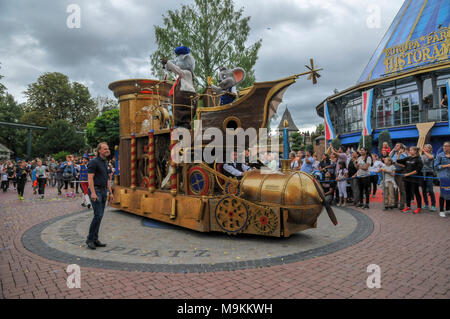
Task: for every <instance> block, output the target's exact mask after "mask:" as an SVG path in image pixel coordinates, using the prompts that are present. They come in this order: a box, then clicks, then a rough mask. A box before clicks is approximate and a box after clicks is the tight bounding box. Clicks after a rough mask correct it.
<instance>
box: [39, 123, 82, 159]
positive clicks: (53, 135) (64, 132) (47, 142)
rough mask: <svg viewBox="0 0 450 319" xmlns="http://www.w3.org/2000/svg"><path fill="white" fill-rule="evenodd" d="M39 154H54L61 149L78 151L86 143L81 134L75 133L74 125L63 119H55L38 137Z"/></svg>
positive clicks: (72, 151) (71, 151)
mask: <svg viewBox="0 0 450 319" xmlns="http://www.w3.org/2000/svg"><path fill="white" fill-rule="evenodd" d="M39 145H40V147H39V155H41V156H42V155H44V154H54V153H57V152H60V151H61V150H63V151H67V152H70V153H79V152H80V150H82V149H84V148H85V146H86V143H85V141H84V137H83V134H80V133H77V131H76V129H75V127H74V126H73V125H72V124H70V123H68V122H67V121H65V120H57V121H54V122H53V123H51V124H50V126H49V127H48V130H46V131H44V133H43V134H42V136H41V137H40V138H39Z"/></svg>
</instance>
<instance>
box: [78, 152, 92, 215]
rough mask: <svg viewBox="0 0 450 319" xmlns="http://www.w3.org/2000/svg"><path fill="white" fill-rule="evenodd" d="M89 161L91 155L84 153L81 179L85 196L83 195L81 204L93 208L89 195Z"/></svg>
mask: <svg viewBox="0 0 450 319" xmlns="http://www.w3.org/2000/svg"><path fill="white" fill-rule="evenodd" d="M88 162H89V157H88V156H85V155H83V158H82V159H81V165H80V175H79V180H80V186H81V189H82V190H83V196H82V197H83V202H82V203H81V206H83V207H87V208H91V201H90V199H89V195H88V188H89V184H88V171H87V165H88Z"/></svg>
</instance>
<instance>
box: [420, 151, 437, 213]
mask: <svg viewBox="0 0 450 319" xmlns="http://www.w3.org/2000/svg"><path fill="white" fill-rule="evenodd" d="M421 151H422V156H421V158H422V163H423V168H422V173H423V181H422V195H423V201H424V203H425V205H423V209H428V207H429V206H428V204H429V202H428V195H430V200H431V207H430V211H432V212H435V211H436V197H435V196H434V190H433V186H434V185H433V179H434V156H433V147H432V146H431V145H430V144H426V145H425V146H424V147H423V148H422V149H421Z"/></svg>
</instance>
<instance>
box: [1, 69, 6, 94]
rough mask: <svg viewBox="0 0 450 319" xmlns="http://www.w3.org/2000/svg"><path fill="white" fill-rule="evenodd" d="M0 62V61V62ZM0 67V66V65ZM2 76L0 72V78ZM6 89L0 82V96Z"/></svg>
mask: <svg viewBox="0 0 450 319" xmlns="http://www.w3.org/2000/svg"><path fill="white" fill-rule="evenodd" d="M0 64H1V63H0ZM0 69H1V67H0ZM2 78H3V75H1V74H0V80H1V79H2ZM5 91H6V87H5V86H4V85H3V84H2V83H1V82H0V96H2V95H3V94H5Z"/></svg>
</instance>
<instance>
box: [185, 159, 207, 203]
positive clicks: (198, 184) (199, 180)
mask: <svg viewBox="0 0 450 319" xmlns="http://www.w3.org/2000/svg"><path fill="white" fill-rule="evenodd" d="M188 182H189V187H188V192H189V195H196V196H204V195H207V194H208V193H209V192H210V189H211V186H212V178H211V177H210V176H209V174H208V172H207V171H206V170H204V169H203V168H201V167H198V166H193V167H191V168H190V169H189V172H188Z"/></svg>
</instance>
